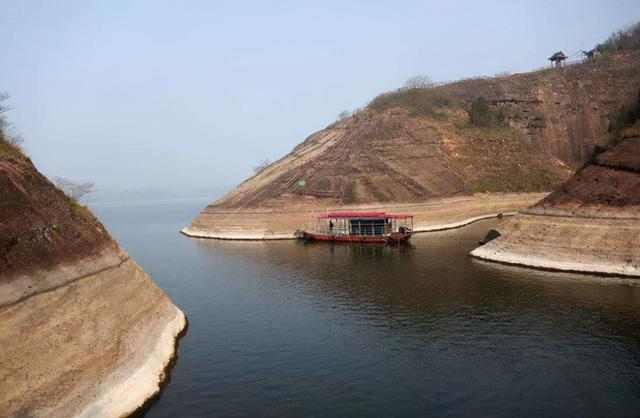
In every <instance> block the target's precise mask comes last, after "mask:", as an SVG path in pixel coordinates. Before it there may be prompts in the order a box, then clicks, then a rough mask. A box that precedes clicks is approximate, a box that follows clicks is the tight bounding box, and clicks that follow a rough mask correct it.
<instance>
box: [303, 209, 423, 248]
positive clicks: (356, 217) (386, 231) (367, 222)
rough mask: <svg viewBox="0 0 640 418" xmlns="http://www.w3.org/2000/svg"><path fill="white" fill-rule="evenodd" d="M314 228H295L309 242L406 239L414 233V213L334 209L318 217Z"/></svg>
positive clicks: (390, 241)
mask: <svg viewBox="0 0 640 418" xmlns="http://www.w3.org/2000/svg"><path fill="white" fill-rule="evenodd" d="M311 229H313V231H296V234H295V235H296V237H298V238H301V239H305V240H310V241H329V242H360V243H362V242H367V243H378V244H385V243H388V244H391V243H399V242H406V241H408V240H409V239H410V238H411V235H412V234H413V232H412V231H413V215H407V214H398V213H383V212H332V213H326V214H324V215H321V216H318V218H317V220H316V224H315V226H314V227H313V228H311Z"/></svg>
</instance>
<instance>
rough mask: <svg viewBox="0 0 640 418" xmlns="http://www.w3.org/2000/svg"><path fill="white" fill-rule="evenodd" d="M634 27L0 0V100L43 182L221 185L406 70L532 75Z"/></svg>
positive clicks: (582, 19) (456, 6)
mask: <svg viewBox="0 0 640 418" xmlns="http://www.w3.org/2000/svg"><path fill="white" fill-rule="evenodd" d="M637 20H640V4H639V3H638V0H629V1H615V0H607V1H582V0H581V1H558V0H556V1H531V0H527V1H503V2H498V1H444V0H443V1H437V2H434V1H386V2H383V1H349V2H347V1H326V0H325V1H315V2H311V1H291V2H284V1H281V2H277V1H264V2H257V1H256V2H245V1H228V2H214V1H156V0H154V1H130V0H127V1H107V0H105V1H89V0H80V1H63V0H60V1H28V0H15V1H10V0H1V1H0V27H2V32H3V40H2V49H1V50H0V51H1V53H0V90H4V91H8V92H9V93H10V94H11V99H10V103H9V104H10V105H11V106H12V107H13V110H12V111H10V112H9V115H8V116H9V118H10V119H11V120H12V121H13V122H14V123H15V124H16V128H17V130H18V131H19V132H20V133H21V134H22V136H23V137H24V138H25V145H26V150H27V152H28V154H29V155H31V157H32V158H33V160H34V161H35V163H36V165H37V166H38V167H39V168H40V170H41V171H43V172H44V173H45V174H46V175H48V176H49V177H54V176H64V177H68V178H71V179H75V180H92V181H95V182H96V184H97V186H98V187H99V188H105V189H156V188H164V187H166V188H178V187H185V188H191V189H196V188H200V187H208V186H225V187H230V186H233V185H234V184H236V183H238V182H240V181H242V180H243V179H244V178H246V177H247V176H248V175H250V174H251V172H252V167H253V166H254V165H255V164H256V163H257V162H258V161H260V160H261V159H263V158H270V159H271V160H275V159H277V158H280V157H281V156H283V155H284V154H286V153H287V152H289V151H290V150H291V149H292V148H293V147H294V146H295V145H296V144H298V143H299V142H301V141H302V140H303V139H304V138H305V137H307V136H308V135H309V134H311V133H313V132H314V131H316V130H319V129H321V128H323V127H325V126H326V125H327V124H329V123H331V122H333V121H334V120H335V119H336V115H337V114H338V113H339V112H340V111H341V110H343V109H349V110H351V109H353V108H356V107H360V106H363V105H365V104H366V103H367V102H368V101H369V100H371V99H372V98H373V97H374V96H375V95H376V94H378V93H380V92H383V91H386V90H391V89H394V88H396V87H399V86H401V85H402V84H403V83H404V81H405V79H406V78H408V77H409V76H411V75H414V74H427V75H430V76H431V77H432V78H433V79H435V80H449V79H457V78H461V77H469V76H476V75H493V74H495V73H496V72H500V71H509V72H520V71H526V70H528V69H531V68H534V67H539V66H543V65H546V64H547V61H546V59H547V58H548V57H549V56H550V55H551V54H552V53H553V52H555V51H557V50H563V51H564V52H565V53H566V54H568V55H570V54H573V53H574V52H576V51H578V50H580V49H587V48H591V47H592V46H593V45H594V44H595V43H597V42H598V41H600V40H603V39H604V38H606V37H607V36H608V34H609V33H610V32H611V31H612V30H614V29H618V28H621V27H624V26H626V25H628V24H630V23H632V22H634V21H637Z"/></svg>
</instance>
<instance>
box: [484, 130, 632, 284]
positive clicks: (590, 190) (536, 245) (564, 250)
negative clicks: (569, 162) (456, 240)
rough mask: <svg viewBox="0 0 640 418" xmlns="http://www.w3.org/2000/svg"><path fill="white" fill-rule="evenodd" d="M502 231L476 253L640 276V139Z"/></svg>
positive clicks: (600, 159) (601, 159) (602, 158)
mask: <svg viewBox="0 0 640 418" xmlns="http://www.w3.org/2000/svg"><path fill="white" fill-rule="evenodd" d="M500 233H501V234H502V235H501V236H500V237H498V238H496V239H495V240H493V241H491V242H489V243H487V244H486V245H484V246H482V247H479V248H476V249H475V250H473V252H472V253H471V254H472V255H473V256H475V257H478V258H482V259H485V260H492V261H498V262H503V263H510V264H520V265H525V266H532V267H539V268H547V269H557V270H568V271H578V272H590V273H603V274H615V275H626V276H640V138H638V137H635V138H629V139H625V140H624V141H623V142H622V143H620V144H618V145H617V146H615V147H613V148H612V149H610V150H608V151H606V152H604V153H601V154H599V155H597V156H596V157H595V158H594V160H593V161H592V162H591V163H590V164H588V165H586V166H585V167H584V168H582V169H581V170H580V171H578V172H577V173H576V174H575V175H574V176H573V177H572V178H571V179H570V180H569V181H568V182H566V183H565V184H564V185H563V186H562V187H560V188H559V189H558V190H557V191H555V192H553V193H552V194H550V195H549V196H548V197H546V198H545V199H543V200H541V201H540V202H538V203H537V204H536V205H534V206H532V207H530V208H529V209H527V210H525V211H523V212H522V213H520V214H518V215H517V216H515V217H514V218H512V219H510V220H509V221H508V222H506V223H505V225H504V226H502V227H501V228H500Z"/></svg>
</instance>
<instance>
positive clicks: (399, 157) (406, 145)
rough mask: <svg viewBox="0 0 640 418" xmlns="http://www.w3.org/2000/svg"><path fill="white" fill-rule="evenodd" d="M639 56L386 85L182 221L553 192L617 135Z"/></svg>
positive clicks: (245, 223)
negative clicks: (435, 83) (479, 116)
mask: <svg viewBox="0 0 640 418" xmlns="http://www.w3.org/2000/svg"><path fill="white" fill-rule="evenodd" d="M639 63H640V56H639V55H638V53H629V54H626V55H621V56H620V57H618V58H617V59H616V60H614V59H612V58H611V57H604V58H603V59H601V60H598V61H594V62H591V63H586V64H581V65H575V66H571V67H566V68H562V69H549V70H544V71H538V72H534V73H528V74H516V75H513V76H510V77H503V78H482V79H475V80H466V81H461V82H457V83H454V84H450V85H446V86H442V87H435V88H428V89H413V90H402V91H397V92H392V93H388V94H385V95H381V96H379V97H378V98H376V99H374V100H373V101H372V103H371V104H370V105H369V107H368V108H367V109H365V110H363V111H360V112H358V113H355V114H354V115H353V116H351V117H349V118H346V119H344V120H341V121H338V122H336V123H334V124H332V125H330V126H329V127H327V128H326V129H323V130H321V131H319V132H316V133H314V134H313V135H311V136H310V137H309V138H307V139H306V140H305V141H304V142H302V143H301V144H300V145H298V146H297V147H296V148H295V149H294V150H293V151H292V152H291V153H290V154H288V155H286V156H285V157H283V158H282V159H280V160H279V161H277V162H275V163H273V164H272V165H270V166H268V167H266V168H265V169H264V170H262V171H261V172H259V173H258V174H256V175H255V176H253V177H251V178H250V179H248V180H246V181H245V182H243V183H242V184H240V185H239V186H238V187H236V188H235V189H234V190H232V191H231V192H230V193H228V194H227V195H226V196H224V197H222V198H221V199H219V200H218V201H216V202H214V203H213V204H211V205H209V206H208V207H207V208H206V209H205V210H203V211H202V213H201V214H200V215H199V216H198V217H197V218H196V219H195V220H194V221H193V223H192V224H191V225H190V226H189V227H188V228H185V229H184V230H183V232H184V233H186V234H187V235H192V236H200V237H214V238H215V237H217V238H270V237H277V238H282V237H285V236H287V237H290V236H291V234H292V233H293V232H294V231H295V230H296V229H298V228H301V227H302V223H303V222H304V220H306V219H307V218H308V217H309V216H308V215H309V214H311V213H313V212H314V211H324V210H327V209H336V208H338V209H342V208H359V207H362V208H372V207H377V208H381V209H385V210H389V211H390V210H392V208H391V207H390V206H393V207H395V206H397V205H398V204H418V206H423V205H425V204H428V203H430V202H442V201H444V200H447V199H449V200H450V201H458V199H460V198H462V199H463V200H465V201H469V199H480V200H479V202H480V203H481V200H482V199H490V198H492V197H494V198H495V196H496V195H495V193H540V192H545V191H546V192H548V191H550V190H553V189H554V188H555V187H557V186H558V185H560V184H562V182H563V181H565V180H567V179H568V178H569V177H570V176H571V174H573V172H575V170H576V169H577V168H578V167H580V166H581V165H582V164H583V163H584V162H585V161H586V159H587V158H588V156H589V155H590V154H591V152H592V150H593V148H594V146H595V145H598V140H597V139H599V138H606V137H607V131H608V130H610V128H611V127H612V126H614V125H615V121H616V120H617V118H619V117H620V103H625V102H627V101H630V100H631V99H632V98H634V93H633V92H637V89H638V87H640V75H639V74H640V73H639V68H640V66H639V65H638V64H639ZM630 92H632V93H630ZM479 98H483V102H484V103H486V104H488V107H489V108H488V110H486V112H487V115H485V116H492V117H493V119H491V120H489V122H491V121H493V122H492V123H486V124H474V123H471V119H470V117H469V114H468V112H469V111H470V109H473V103H475V102H477V101H478V100H480V99H479ZM479 193H480V195H479ZM486 193H494V195H487V194H486ZM525 196H527V195H522V197H523V198H522V199H521V203H525V206H519V207H518V206H514V205H513V204H512V202H506V203H505V205H504V206H502V207H500V205H499V204H498V203H499V199H497V198H496V199H494V203H495V204H494V205H493V206H492V207H491V209H490V210H486V211H482V210H480V211H478V212H474V213H473V214H470V217H474V216H479V215H483V214H487V213H490V212H491V211H496V212H509V211H511V210H518V209H522V208H523V207H526V205H529V204H532V203H533V202H535V198H537V197H536V196H534V195H528V196H529V197H528V199H526V198H524V197H525ZM448 207H449V209H450V210H449V212H448V213H441V215H444V217H442V218H441V219H440V220H439V221H440V223H443V224H448V223H451V222H460V221H462V220H463V219H464V218H463V217H461V216H458V215H457V214H458V208H457V207H456V204H450V205H448ZM461 209H464V208H463V207H461ZM419 212H420V211H419ZM441 212H442V211H441ZM422 213H423V212H420V213H418V216H420V218H418V219H417V221H418V222H422V221H424V222H431V221H433V220H435V218H434V216H432V215H433V213H431V212H429V211H424V217H423V215H422ZM283 216H284V219H282V217H283ZM282 222H285V223H286V224H291V225H290V226H287V227H282Z"/></svg>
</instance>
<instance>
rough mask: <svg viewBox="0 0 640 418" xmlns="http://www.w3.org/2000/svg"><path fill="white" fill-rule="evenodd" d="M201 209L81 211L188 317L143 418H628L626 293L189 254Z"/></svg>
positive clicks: (445, 265) (637, 364)
mask: <svg viewBox="0 0 640 418" xmlns="http://www.w3.org/2000/svg"><path fill="white" fill-rule="evenodd" d="M207 203H208V201H207V200H190V201H172V202H171V201H170V202H147V203H130V204H101V205H93V206H92V209H93V210H94V212H95V213H96V214H97V215H98V217H99V218H100V219H101V220H102V221H103V222H104V224H105V225H106V227H107V228H108V229H109V231H110V232H111V234H112V235H113V236H114V238H116V239H117V240H118V241H119V242H120V244H121V245H122V246H123V247H124V248H125V249H126V250H127V251H128V252H129V253H130V254H131V255H132V256H133V257H134V258H135V259H136V260H137V261H138V263H139V264H141V265H142V267H143V268H144V269H145V270H146V271H147V272H148V273H149V274H150V275H151V276H152V277H153V279H154V280H155V281H156V283H157V284H158V285H159V286H160V287H161V288H162V289H164V291H165V292H166V293H167V294H168V295H169V297H171V299H172V300H173V301H174V303H175V304H176V305H178V306H179V307H180V308H181V309H182V310H183V311H184V312H185V313H186V315H187V316H188V318H189V331H188V333H187V334H186V336H185V337H184V338H183V339H182V341H181V343H180V347H179V351H178V361H177V364H176V366H175V368H174V369H173V371H172V374H171V380H170V383H169V384H168V385H167V387H166V388H165V390H164V391H163V393H162V396H161V397H160V398H159V399H158V401H157V402H156V403H155V404H154V405H153V406H152V407H151V408H150V409H149V410H148V411H147V413H146V416H148V417H191V416H202V417H210V416H220V417H233V416H259V417H269V416H287V417H289V416H305V417H306V416H312V417H314V416H315V417H328V416H341V417H358V416H381V417H412V416H498V417H499V416H504V417H511V416H545V417H551V416H557V417H568V416H603V417H622V416H630V417H638V416H639V414H640V287H639V284H640V282H635V281H633V280H629V279H612V278H597V277H591V276H581V275H572V274H561V273H547V272H538V271H531V270H527V269H519V268H514V267H506V266H499V265H494V264H487V263H483V262H480V261H477V260H474V259H471V258H470V257H468V256H467V254H468V252H469V251H470V250H471V249H472V248H474V246H475V245H476V242H477V240H478V239H479V238H481V237H482V235H483V234H484V232H486V230H488V229H489V228H491V227H494V226H495V225H496V224H497V223H498V222H499V221H497V220H490V221H483V222H478V223H475V224H473V225H471V226H468V227H465V228H462V229H457V230H453V231H448V232H439V233H430V234H420V235H417V236H415V237H414V240H413V247H412V248H407V249H404V250H399V249H396V248H392V247H386V246H358V245H356V246H354V245H351V246H348V245H335V246H331V245H329V244H305V243H302V242H296V241H277V242H231V241H215V240H194V239H190V238H187V237H185V236H182V235H180V234H179V233H178V231H179V230H180V229H181V228H182V227H184V226H185V225H187V224H188V223H189V221H190V220H191V218H193V217H194V216H195V215H196V213H197V212H198V211H199V210H200V209H202V208H203V207H204V206H205V205H206V204H207Z"/></svg>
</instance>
